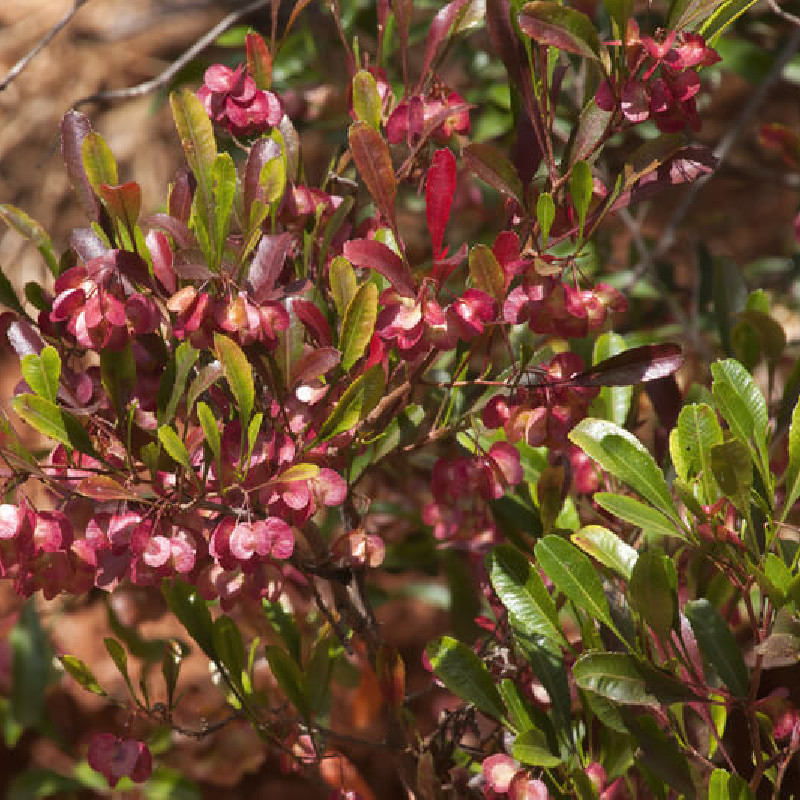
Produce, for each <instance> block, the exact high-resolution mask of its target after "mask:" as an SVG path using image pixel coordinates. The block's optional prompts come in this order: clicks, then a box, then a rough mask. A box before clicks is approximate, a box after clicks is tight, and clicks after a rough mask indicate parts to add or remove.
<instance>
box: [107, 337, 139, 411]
mask: <svg viewBox="0 0 800 800" xmlns="http://www.w3.org/2000/svg"><path fill="white" fill-rule="evenodd" d="M100 380H101V382H102V384H103V388H104V389H105V390H106V393H107V394H108V396H109V398H110V400H111V402H112V404H113V408H114V410H115V411H116V412H117V419H118V420H119V421H122V420H124V419H125V418H126V415H127V413H128V411H129V409H130V407H131V404H130V399H131V392H132V391H133V390H134V389H135V388H136V359H135V358H134V355H133V348H132V347H131V343H130V342H127V343H126V344H125V347H123V348H122V349H121V350H103V351H101V353H100Z"/></svg>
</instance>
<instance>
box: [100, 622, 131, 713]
mask: <svg viewBox="0 0 800 800" xmlns="http://www.w3.org/2000/svg"><path fill="white" fill-rule="evenodd" d="M103 644H104V645H105V646H106V650H107V651H108V654H109V655H110V656H111V660H112V661H113V662H114V664H115V666H116V668H117V669H118V670H119V674H120V675H122V678H123V680H124V681H125V684H126V685H127V687H128V691H129V692H130V693H131V696H132V697H133V698H134V699H136V692H134V691H133V684H132V683H131V677H130V675H129V674H128V654H127V653H126V652H125V648H124V647H123V646H122V645H121V644H120V643H119V642H118V641H117V640H116V639H112V638H111V637H110V636H106V637H105V638H104V639H103Z"/></svg>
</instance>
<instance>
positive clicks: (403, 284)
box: [343, 239, 416, 297]
mask: <svg viewBox="0 0 800 800" xmlns="http://www.w3.org/2000/svg"><path fill="white" fill-rule="evenodd" d="M343 251H344V257H345V258H346V259H347V260H348V261H349V262H350V263H351V264H353V265H354V266H356V267H369V268H371V269H374V270H375V272H379V273H380V274H381V275H383V277H384V278H386V279H387V280H388V281H389V282H390V283H391V284H392V286H394V288H395V289H397V291H398V292H399V293H400V294H402V295H405V296H406V297H413V296H414V294H415V289H416V284H415V282H414V278H413V276H412V275H411V272H410V271H409V269H408V266H407V265H406V263H405V262H404V261H403V259H402V258H400V256H398V255H397V253H395V252H394V250H392V249H391V248H390V247H388V246H387V245H385V244H383V243H382V242H379V241H378V240H377V239H351V240H350V241H349V242H345V244H344V248H343Z"/></svg>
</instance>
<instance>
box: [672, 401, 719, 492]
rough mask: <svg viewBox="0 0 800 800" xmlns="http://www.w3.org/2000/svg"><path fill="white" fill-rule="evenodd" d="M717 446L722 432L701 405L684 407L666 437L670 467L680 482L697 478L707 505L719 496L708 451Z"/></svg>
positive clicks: (711, 415)
mask: <svg viewBox="0 0 800 800" xmlns="http://www.w3.org/2000/svg"><path fill="white" fill-rule="evenodd" d="M676 431H677V433H675V432H676ZM721 443H722V428H721V427H720V424H719V422H718V421H717V415H716V414H715V413H714V410H713V409H712V408H711V407H710V406H708V405H706V404H705V403H700V404H698V403H692V404H690V405H688V406H684V408H683V409H682V410H681V413H680V415H679V417H678V424H677V427H676V428H675V429H674V431H673V434H672V435H671V436H670V441H669V449H670V455H671V456H672V463H673V464H674V465H675V471H676V472H677V473H678V475H679V476H680V477H681V478H682V479H683V480H688V479H689V477H691V476H694V475H699V476H700V485H701V487H702V491H703V497H704V498H705V502H706V503H707V504H709V505H710V504H712V503H714V502H715V501H716V500H717V498H718V496H719V491H718V489H717V485H716V482H715V481H714V474H713V471H712V469H711V449H712V448H713V447H714V446H715V445H718V444H721Z"/></svg>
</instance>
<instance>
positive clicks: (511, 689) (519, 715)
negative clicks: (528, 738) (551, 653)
mask: <svg viewBox="0 0 800 800" xmlns="http://www.w3.org/2000/svg"><path fill="white" fill-rule="evenodd" d="M497 690H498V691H499V692H500V697H501V698H502V699H503V703H504V704H505V707H506V711H507V712H508V714H507V716H508V719H509V721H510V722H511V723H512V729H513V730H514V731H515V732H517V733H521V732H522V731H527V730H528V729H529V728H534V727H536V725H535V723H534V719H533V717H534V714H535V711H534V710H533V709H532V708H531V704H530V701H529V700H528V698H527V697H525V696H524V695H523V694H522V691H521V689H520V687H519V686H517V684H516V683H515V682H514V681H512V680H511V678H503V680H501V681H500V683H499V684H498V685H497Z"/></svg>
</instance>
